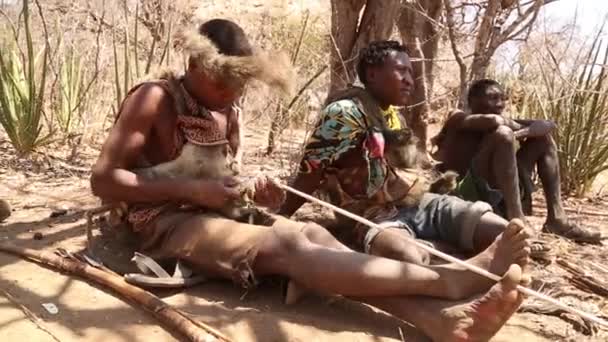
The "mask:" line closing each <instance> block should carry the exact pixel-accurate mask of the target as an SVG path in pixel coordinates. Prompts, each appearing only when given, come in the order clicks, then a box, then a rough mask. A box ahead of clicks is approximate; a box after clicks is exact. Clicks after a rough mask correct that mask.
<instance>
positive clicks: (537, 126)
mask: <svg viewBox="0 0 608 342" xmlns="http://www.w3.org/2000/svg"><path fill="white" fill-rule="evenodd" d="M515 121H516V122H517V123H519V124H520V125H522V128H521V129H519V130H516V131H515V138H516V139H525V138H538V137H543V136H545V135H547V134H551V132H553V131H554V130H555V128H557V125H556V124H555V123H554V122H553V121H549V120H515Z"/></svg>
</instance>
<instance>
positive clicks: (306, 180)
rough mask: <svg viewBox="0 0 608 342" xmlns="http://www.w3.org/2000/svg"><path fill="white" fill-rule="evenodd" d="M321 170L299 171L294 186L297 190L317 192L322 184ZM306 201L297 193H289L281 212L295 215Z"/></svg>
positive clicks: (286, 214)
mask: <svg viewBox="0 0 608 342" xmlns="http://www.w3.org/2000/svg"><path fill="white" fill-rule="evenodd" d="M321 178H322V176H321V172H318V171H315V172H312V173H303V172H298V175H297V176H296V179H295V180H294V182H293V184H292V187H293V188H294V189H296V190H300V191H302V192H304V193H307V194H309V195H310V194H312V193H313V192H315V191H316V190H317V189H318V188H319V185H320V184H321ZM304 202H306V199H304V198H302V197H300V196H298V195H295V194H293V193H291V192H288V193H287V196H286V198H285V202H284V203H283V205H282V206H281V209H280V210H279V214H280V215H283V216H287V217H289V216H291V215H293V214H294V213H295V212H296V211H297V210H298V209H300V207H301V206H302V205H303V204H304Z"/></svg>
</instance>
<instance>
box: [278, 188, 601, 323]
mask: <svg viewBox="0 0 608 342" xmlns="http://www.w3.org/2000/svg"><path fill="white" fill-rule="evenodd" d="M274 183H275V184H276V185H277V186H279V187H280V188H282V189H284V190H285V191H289V192H291V193H293V194H295V195H298V196H300V197H302V198H305V199H307V200H309V201H311V202H314V203H317V204H320V205H322V206H324V207H326V208H329V209H331V210H333V211H335V212H337V213H339V214H342V215H344V216H346V217H349V218H351V219H353V220H355V221H357V222H360V223H363V224H364V225H366V226H369V227H372V228H377V229H383V228H382V227H381V226H380V225H378V224H376V223H374V222H372V221H370V220H367V219H365V218H363V217H361V216H359V215H355V214H353V213H351V212H349V211H346V210H344V209H342V208H339V207H337V206H335V205H332V204H330V203H327V202H325V201H322V200H320V199H318V198H316V197H313V196H311V195H309V194H306V193H303V192H301V191H299V190H296V189H294V188H292V187H290V186H288V185H284V184H280V183H279V182H278V181H275V182H274ZM403 237H404V238H406V239H407V241H408V242H410V243H412V244H414V245H416V247H418V248H421V249H423V250H425V251H427V252H429V253H430V254H432V255H434V256H436V257H438V258H441V259H443V260H446V261H449V262H452V263H455V264H457V265H459V266H462V267H464V268H466V269H467V270H469V271H471V272H474V273H477V274H479V275H481V276H483V277H486V278H488V279H491V280H493V281H496V282H498V281H500V279H501V277H500V276H498V275H496V274H494V273H491V272H488V271H487V270H484V269H483V268H480V267H477V266H475V265H471V264H469V263H468V262H466V261H463V260H460V259H458V258H455V257H453V256H451V255H449V254H446V253H443V252H440V251H438V250H436V249H435V248H433V247H430V246H427V245H425V244H423V243H420V242H418V241H416V239H414V238H411V237H409V236H405V235H403ZM517 290H518V291H519V292H521V293H523V294H525V295H528V296H530V297H535V298H537V299H540V300H544V301H546V302H549V303H551V304H553V305H555V306H557V307H558V308H560V309H563V310H565V311H567V312H569V313H572V314H575V315H578V316H580V317H582V318H584V319H587V320H589V321H591V322H594V323H597V324H599V325H602V326H604V327H608V322H607V321H606V320H604V319H602V318H600V317H597V316H595V315H593V314H590V313H588V312H585V311H582V310H579V309H577V308H573V307H570V306H568V305H566V304H564V303H562V302H561V301H559V300H557V299H555V298H552V297H549V296H547V295H544V294H542V293H540V292H536V291H534V290H532V289H529V288H527V287H524V286H521V285H518V286H517Z"/></svg>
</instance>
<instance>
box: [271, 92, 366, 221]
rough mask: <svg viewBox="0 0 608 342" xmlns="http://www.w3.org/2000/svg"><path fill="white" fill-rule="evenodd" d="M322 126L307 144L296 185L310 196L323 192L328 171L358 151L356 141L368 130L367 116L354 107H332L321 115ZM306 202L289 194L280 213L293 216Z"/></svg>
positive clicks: (327, 108)
mask: <svg viewBox="0 0 608 342" xmlns="http://www.w3.org/2000/svg"><path fill="white" fill-rule="evenodd" d="M319 122H320V123H321V124H320V125H318V126H317V127H316V128H315V130H314V131H313V133H312V134H311V136H310V138H309V140H308V142H307V144H306V147H305V149H304V154H303V157H302V160H301V161H300V164H299V165H300V168H299V171H298V174H297V176H296V179H295V181H294V183H293V185H292V186H293V187H294V188H295V189H297V190H300V191H302V192H305V193H307V194H312V193H313V192H314V191H315V190H317V189H318V188H319V186H320V185H321V182H322V180H323V174H324V170H325V169H326V168H327V167H329V166H332V165H334V162H335V161H337V160H339V159H340V158H341V157H342V156H343V155H344V153H346V152H348V151H350V150H352V149H353V148H355V147H356V144H357V142H356V141H357V139H356V137H357V136H359V135H360V134H362V133H364V127H365V123H364V117H363V114H362V113H361V112H360V111H359V110H358V108H357V107H356V105H355V104H354V103H340V102H337V103H333V104H330V105H328V106H327V107H326V108H325V109H324V110H323V112H322V113H321V118H320V121H319ZM337 123H339V124H337ZM304 202H305V199H303V198H301V197H299V196H297V195H294V194H292V193H288V194H287V197H286V200H285V203H284V204H283V206H282V207H281V210H280V211H279V213H280V214H282V215H286V216H287V215H288V216H291V215H293V213H295V212H296V211H297V210H298V209H299V208H300V207H301V206H302V204H304Z"/></svg>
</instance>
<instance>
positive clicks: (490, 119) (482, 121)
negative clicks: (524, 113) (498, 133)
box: [459, 114, 523, 132]
mask: <svg viewBox="0 0 608 342" xmlns="http://www.w3.org/2000/svg"><path fill="white" fill-rule="evenodd" d="M459 115H462V116H463V117H462V118H461V120H460V125H459V126H460V128H461V129H464V130H470V131H478V132H489V131H493V130H495V129H497V128H498V126H507V127H509V128H511V129H512V130H513V131H518V130H520V129H522V128H523V126H522V125H521V124H519V123H517V122H516V121H514V120H511V119H509V118H506V117H504V116H502V115H497V114H459Z"/></svg>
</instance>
